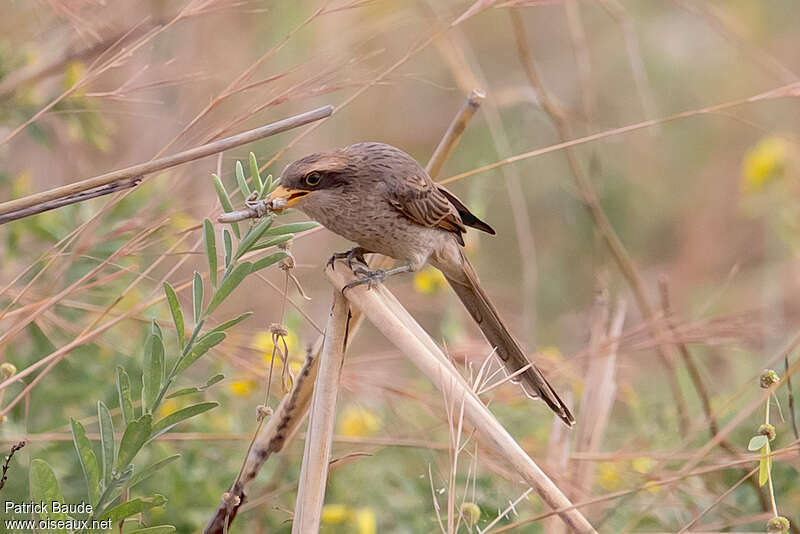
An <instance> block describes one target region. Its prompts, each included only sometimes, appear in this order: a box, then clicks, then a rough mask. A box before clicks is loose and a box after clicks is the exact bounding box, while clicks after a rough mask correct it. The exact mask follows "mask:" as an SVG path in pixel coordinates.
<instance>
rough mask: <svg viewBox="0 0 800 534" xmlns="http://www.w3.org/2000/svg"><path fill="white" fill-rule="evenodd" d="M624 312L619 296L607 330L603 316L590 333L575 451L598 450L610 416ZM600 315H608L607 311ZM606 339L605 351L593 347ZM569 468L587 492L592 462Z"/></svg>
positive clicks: (593, 468)
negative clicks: (590, 345)
mask: <svg viewBox="0 0 800 534" xmlns="http://www.w3.org/2000/svg"><path fill="white" fill-rule="evenodd" d="M606 308H607V305H606ZM625 313H626V305H625V301H624V300H622V299H620V300H619V301H618V302H617V305H616V311H615V313H614V317H613V319H612V320H611V326H610V327H609V328H608V332H606V321H605V320H604V321H603V322H602V325H601V326H602V331H601V333H600V334H599V335H596V334H595V333H594V332H593V333H592V342H593V343H592V345H593V351H592V352H593V353H592V358H591V359H590V360H589V365H588V367H587V369H586V379H585V380H584V388H583V395H582V397H581V404H580V408H581V417H580V420H579V421H578V425H577V428H576V430H577V436H576V439H575V451H576V452H581V453H594V452H598V451H599V450H600V444H601V443H602V441H603V437H604V436H605V434H606V427H607V425H608V419H609V417H610V416H611V408H612V407H613V405H614V398H615V396H616V392H617V379H616V375H617V369H616V367H617V347H618V346H619V337H620V334H621V333H622V326H623V324H624V322H625ZM604 316H605V318H607V317H608V312H607V311H606V312H605V313H604ZM608 342H610V343H611V345H610V346H609V347H608V349H607V351H606V353H605V354H602V353H601V352H600V351H599V350H596V349H597V347H599V345H601V344H603V343H608ZM573 468H574V470H573V480H574V481H575V486H576V487H577V488H578V491H580V492H581V494H582V497H583V496H584V495H590V494H591V490H592V485H593V482H594V472H595V464H594V463H592V462H577V463H574V464H573ZM573 497H574V495H573Z"/></svg>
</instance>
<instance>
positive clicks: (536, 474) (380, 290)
mask: <svg viewBox="0 0 800 534" xmlns="http://www.w3.org/2000/svg"><path fill="white" fill-rule="evenodd" d="M326 274H327V275H328V279H329V280H330V281H331V283H333V285H334V287H335V288H336V289H338V290H340V291H341V290H342V289H343V288H344V286H345V285H346V284H347V283H348V282H350V281H352V280H353V276H352V273H351V274H350V275H349V276H347V275H345V274H344V269H339V270H338V271H334V270H332V269H328V270H326ZM346 297H347V299H348V300H349V301H350V303H351V304H353V305H354V306H356V307H358V308H359V309H361V311H362V313H363V314H364V315H365V316H366V317H367V318H368V319H369V320H370V322H371V323H372V324H373V325H374V326H375V327H376V328H377V329H378V330H379V331H380V332H381V333H382V334H383V335H384V336H385V337H386V338H387V339H389V340H390V341H391V342H392V343H393V344H395V346H397V348H398V349H400V350H401V351H402V352H403V353H405V355H406V356H407V357H408V358H409V359H410V360H411V361H412V363H414V364H415V365H416V366H417V367H418V368H419V369H420V370H421V371H422V372H423V373H424V374H425V375H426V376H427V377H428V378H429V379H431V380H432V381H433V382H434V384H435V385H436V386H437V387H438V388H439V389H440V390H441V391H442V392H443V393H445V394H446V395H447V396H448V397H449V398H456V399H462V398H463V402H464V414H465V416H466V418H467V419H468V420H469V421H470V422H471V423H472V424H473V426H474V427H475V429H476V430H477V432H478V433H479V434H481V435H482V436H483V437H484V438H485V439H486V440H487V441H488V442H489V443H491V444H492V446H493V447H494V448H495V451H496V452H497V453H498V454H501V455H502V456H503V457H504V458H505V459H506V460H507V461H508V462H509V463H510V465H511V466H512V467H513V468H514V470H515V472H516V473H518V474H519V475H520V476H521V477H522V479H523V480H525V482H526V483H528V484H530V485H531V486H532V487H533V488H534V490H535V491H536V492H537V493H538V494H539V496H540V497H541V498H542V500H543V501H544V502H545V503H546V504H547V505H548V506H550V507H551V508H555V509H558V508H564V507H570V509H569V510H568V511H565V512H563V513H561V514H560V516H561V518H562V520H563V521H564V522H565V523H567V524H568V525H569V526H570V528H572V529H573V530H574V531H576V532H579V533H594V532H596V531H595V529H594V528H593V527H592V525H591V524H590V523H589V522H588V521H587V520H586V518H585V517H584V516H583V514H581V513H580V512H579V511H578V510H576V509H575V508H571V507H572V504H571V503H570V501H569V499H567V497H566V496H565V495H564V494H563V493H562V491H561V490H560V489H559V488H558V487H557V486H556V485H555V484H554V483H553V481H552V480H550V478H549V477H548V476H547V475H546V474H545V473H544V472H543V471H542V470H541V469H540V468H539V466H538V465H537V464H536V463H535V462H534V461H533V459H531V457H530V456H528V454H527V453H526V452H525V451H524V450H523V449H522V448H521V447H520V446H519V444H517V442H516V441H515V440H514V438H513V437H511V435H510V434H509V433H508V431H507V430H506V429H505V428H503V426H502V425H501V424H500V422H499V421H498V420H497V419H496V418H495V417H494V415H493V414H492V412H490V411H489V409H488V408H487V407H486V406H485V405H484V404H483V402H482V401H481V400H480V398H478V396H477V395H476V394H475V392H474V391H473V390H472V388H471V387H470V385H469V384H468V383H467V381H466V380H465V379H464V377H462V376H461V375H460V374H459V373H458V371H457V370H456V368H455V367H454V366H453V364H452V363H451V362H450V360H449V359H448V358H447V356H445V355H444V353H442V351H441V349H439V347H438V346H437V345H436V343H435V342H434V341H433V339H431V337H430V336H429V335H428V334H427V332H425V330H423V329H422V327H421V326H420V325H419V324H418V323H417V322H416V321H415V320H414V318H413V317H411V315H410V314H409V313H408V311H406V310H405V308H403V306H402V305H401V304H400V303H399V302H398V301H397V299H396V298H395V297H394V296H393V295H392V294H391V293H390V292H389V291H388V290H387V289H386V288H385V287H384V286H383V285H381V284H379V285H377V286H375V287H374V288H373V289H371V290H370V289H368V288H366V287H363V286H361V287H355V288H353V289H350V290H348V291H347V294H346Z"/></svg>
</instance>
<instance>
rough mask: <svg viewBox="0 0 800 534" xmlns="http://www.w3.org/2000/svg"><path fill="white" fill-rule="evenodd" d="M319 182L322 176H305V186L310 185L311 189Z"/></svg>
mask: <svg viewBox="0 0 800 534" xmlns="http://www.w3.org/2000/svg"><path fill="white" fill-rule="evenodd" d="M320 180H322V175H320V173H318V172H310V173H308V174H307V175H306V185H310V186H311V187H314V186H315V185H317V184H318V183H319V181H320Z"/></svg>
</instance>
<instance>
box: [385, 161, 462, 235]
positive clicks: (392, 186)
mask: <svg viewBox="0 0 800 534" xmlns="http://www.w3.org/2000/svg"><path fill="white" fill-rule="evenodd" d="M388 200H389V203H390V204H391V205H392V206H393V207H394V208H395V209H396V210H398V211H399V212H400V213H402V214H403V215H405V216H406V217H408V218H409V219H411V220H412V221H413V222H415V223H417V224H419V225H421V226H427V227H428V228H441V229H442V230H446V231H448V232H453V233H454V234H455V235H456V238H457V239H458V241H459V243H461V244H462V245H463V244H464V240H463V238H462V237H461V234H463V233H464V232H466V231H467V228H466V226H464V222H463V221H462V220H461V216H460V215H459V211H458V209H456V207H455V206H454V205H453V204H452V202H451V201H450V199H449V198H448V195H447V194H445V193H443V192H442V191H441V190H440V189H439V187H437V185H436V184H435V183H434V182H433V180H431V179H430V178H429V177H428V176H427V175H421V173H420V174H415V175H411V176H408V177H405V178H404V179H403V180H392V181H391V182H389V190H388Z"/></svg>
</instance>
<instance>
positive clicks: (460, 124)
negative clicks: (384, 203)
mask: <svg viewBox="0 0 800 534" xmlns="http://www.w3.org/2000/svg"><path fill="white" fill-rule="evenodd" d="M485 98H486V93H484V92H483V91H482V90H481V89H473V90H472V91H470V93H469V94H468V95H467V98H466V100H464V104H463V105H462V106H461V109H460V110H459V111H458V114H457V115H456V117H455V119H454V120H453V122H451V123H450V127H449V128H448V129H447V132H445V134H444V137H442V141H441V142H440V143H439V146H437V147H436V150H435V151H434V152H433V156H431V160H430V162H428V166H427V167H426V168H425V170H427V171H428V174H430V175H431V177H436V176H438V175H439V172H440V171H441V170H442V166H443V165H444V162H445V161H447V157H448V156H449V155H450V153H451V152H452V151H453V148H455V146H456V145H457V144H458V142H459V141H460V140H461V135H462V134H463V133H464V129H465V128H466V127H467V124H468V123H469V121H470V120H471V119H472V117H473V115H475V112H476V111H478V108H479V107H480V106H481V103H482V102H483V101H484V99H485Z"/></svg>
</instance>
